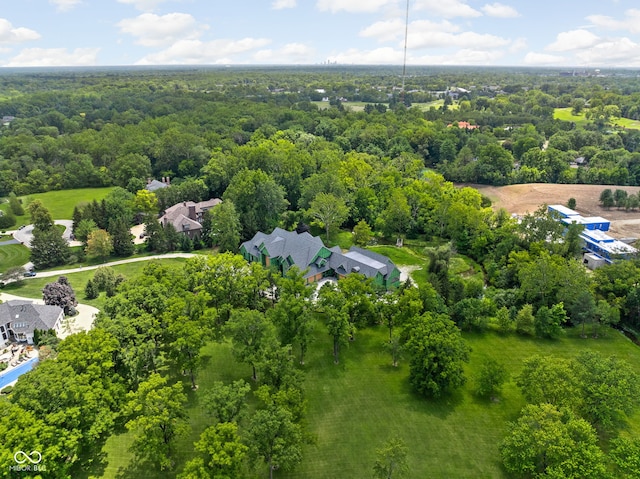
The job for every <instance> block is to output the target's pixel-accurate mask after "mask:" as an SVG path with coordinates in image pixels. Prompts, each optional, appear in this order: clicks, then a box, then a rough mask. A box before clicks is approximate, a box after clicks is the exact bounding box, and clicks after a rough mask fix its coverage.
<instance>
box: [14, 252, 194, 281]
mask: <svg viewBox="0 0 640 479" xmlns="http://www.w3.org/2000/svg"><path fill="white" fill-rule="evenodd" d="M194 256H202V255H197V254H194V253H167V254H156V255H153V256H142V257H140V258H129V259H121V260H119V261H112V262H110V263H102V264H96V265H92V266H80V267H78V268H69V269H58V270H55V271H38V272H37V274H36V276H34V277H35V278H50V277H51V276H60V275H64V274H71V273H79V272H80V271H91V270H93V269H98V268H101V267H103V266H116V265H119V264H126V263H137V262H138V261H150V260H152V259H167V258H193V257H194ZM22 279H25V280H29V279H32V278H22Z"/></svg>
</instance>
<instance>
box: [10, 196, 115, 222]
mask: <svg viewBox="0 0 640 479" xmlns="http://www.w3.org/2000/svg"><path fill="white" fill-rule="evenodd" d="M111 190H113V187H110V188H79V189H75V190H59V191H48V192H46V193H34V194H33V195H27V196H22V197H20V199H21V200H22V204H23V205H24V207H25V209H26V206H27V205H28V204H29V203H30V202H32V201H33V200H35V199H38V200H40V201H42V204H44V206H46V207H47V209H48V210H49V212H50V213H51V217H52V218H53V219H54V220H70V219H71V217H72V216H73V208H74V207H75V206H76V205H77V204H78V203H89V202H91V201H93V200H94V199H95V200H97V201H100V200H102V199H103V198H104V197H106V196H107V195H108V194H109V192H110V191H111ZM8 208H9V203H2V204H0V210H3V211H5V210H7V209H8ZM16 220H17V223H16V225H15V226H14V227H13V228H18V227H20V226H22V225H27V224H29V215H28V214H25V215H24V216H16Z"/></svg>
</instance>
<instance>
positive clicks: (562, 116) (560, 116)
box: [553, 107, 591, 125]
mask: <svg viewBox="0 0 640 479" xmlns="http://www.w3.org/2000/svg"><path fill="white" fill-rule="evenodd" d="M571 110H572V108H571V107H568V108H555V109H554V110H553V119H554V120H562V121H571V122H573V123H575V124H576V125H586V124H587V123H591V122H590V121H589V120H587V118H586V116H585V114H584V113H580V114H579V115H573V114H572V113H571Z"/></svg>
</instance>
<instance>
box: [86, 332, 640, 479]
mask: <svg viewBox="0 0 640 479" xmlns="http://www.w3.org/2000/svg"><path fill="white" fill-rule="evenodd" d="M578 335H579V332H575V331H569V333H568V334H567V335H566V336H565V337H563V338H561V339H559V340H538V339H533V338H522V337H519V336H515V335H504V336H503V335H500V334H496V333H484V334H478V333H474V334H465V335H464V337H465V339H466V340H467V341H468V343H469V345H470V346H471V348H472V352H471V358H470V362H469V364H468V365H467V367H466V373H467V377H468V382H467V384H466V385H465V386H464V387H463V388H461V389H459V390H458V391H456V392H454V393H453V394H451V395H449V396H447V397H444V398H442V399H441V400H429V399H425V398H422V397H420V396H418V395H416V394H414V393H413V392H412V390H411V388H410V385H409V381H408V364H407V362H406V360H404V361H401V363H400V365H399V367H398V368H394V367H392V366H391V361H390V358H389V356H388V354H386V353H383V351H382V344H383V342H384V341H385V339H386V337H387V330H386V328H384V327H376V328H369V329H365V330H362V331H359V332H358V333H357V334H356V340H355V341H354V342H353V343H350V344H349V346H348V347H345V348H344V349H343V351H342V353H341V362H340V364H338V365H335V364H333V357H332V354H331V353H332V343H331V339H330V337H329V335H328V334H327V333H326V329H325V327H324V325H323V324H322V323H321V322H318V323H317V324H316V328H315V333H314V338H315V340H314V342H313V343H312V344H311V345H310V348H309V352H308V356H307V362H306V364H305V366H304V370H305V371H306V381H305V388H306V397H307V400H308V417H307V418H308V424H309V430H310V432H311V433H312V434H313V436H314V437H315V444H311V445H307V446H305V448H304V459H303V462H302V464H301V465H300V466H299V467H298V468H297V469H296V470H295V471H293V472H290V473H285V472H283V471H278V473H277V477H278V478H281V479H294V478H296V479H297V478H300V477H304V478H305V479H321V478H322V479H324V478H326V477H348V478H350V479H365V478H369V477H371V468H372V466H373V463H374V461H375V450H376V448H378V447H380V445H381V444H382V443H383V442H384V441H385V440H387V439H388V438H389V437H391V436H393V435H398V436H400V437H401V438H402V439H404V440H405V442H406V443H407V444H408V445H409V457H408V461H409V466H410V468H411V472H410V477H429V478H431V479H439V478H442V479H445V478H446V479H449V478H463V477H491V478H498V479H501V478H505V479H506V478H507V477H509V476H508V475H507V474H506V473H505V472H504V471H503V469H502V466H501V461H500V456H499V451H498V445H499V444H500V442H501V441H502V439H503V437H504V434H505V433H506V429H507V423H508V421H512V420H514V419H516V417H517V415H518V413H519V411H520V409H521V408H522V406H524V404H525V401H524V399H523V398H522V395H521V393H520V391H519V390H518V388H517V386H516V385H515V382H514V377H515V376H516V375H517V374H518V373H519V371H520V369H521V367H522V362H523V360H524V359H526V358H528V357H530V356H532V355H534V354H542V355H553V356H559V357H572V356H574V355H575V354H577V353H578V352H580V351H583V350H588V349H592V350H595V351H599V352H600V353H601V354H603V355H605V356H609V355H613V354H615V355H616V356H618V357H620V358H623V359H625V360H627V361H629V362H630V363H631V364H632V366H633V367H634V368H635V369H636V370H638V372H640V361H639V359H640V350H639V349H638V347H637V346H635V345H633V344H632V343H631V341H629V340H627V339H626V338H625V337H624V336H622V335H621V334H619V333H618V332H615V331H613V330H611V332H610V333H609V335H608V337H607V338H601V339H597V340H593V339H580V338H579V337H578ZM202 353H203V359H204V367H203V369H202V371H201V372H200V373H199V374H198V379H197V381H198V384H199V389H198V390H197V391H196V392H193V391H191V389H190V387H189V385H188V384H187V383H188V381H185V391H187V394H188V398H189V399H188V414H189V422H190V425H191V432H190V434H189V435H188V436H185V437H183V438H180V439H179V440H178V441H177V443H176V451H177V453H176V458H177V461H178V464H179V466H178V472H179V471H180V469H181V467H182V466H183V465H184V463H185V461H187V460H189V459H190V458H191V457H193V446H192V443H193V441H195V440H197V438H198V436H199V434H200V433H201V432H202V430H204V428H205V427H207V426H208V425H209V424H211V420H210V418H208V417H207V416H206V414H205V413H204V412H203V410H202V408H201V407H200V406H199V398H200V397H201V394H202V393H204V392H205V391H206V390H208V389H209V388H210V387H211V385H212V384H213V382H214V381H216V380H222V381H225V382H230V381H233V380H236V379H239V378H243V379H245V380H247V381H249V376H250V369H249V367H248V366H247V365H244V364H239V363H237V362H236V361H235V360H234V359H233V357H232V355H231V350H230V345H229V344H228V343H221V344H220V343H210V344H208V345H207V346H206V347H205V348H204V349H203V351H202ZM487 358H495V359H496V360H498V361H500V362H501V363H502V364H503V365H504V366H505V367H506V368H507V370H508V372H509V374H510V380H508V382H507V383H506V384H505V386H504V388H503V392H502V394H501V396H500V398H499V400H498V401H491V400H484V399H479V398H477V397H476V396H475V395H474V394H473V381H472V377H473V376H474V374H476V372H477V371H478V370H479V368H480V365H481V364H482V362H483V360H485V359H487ZM632 419H633V420H632V421H631V423H630V425H629V426H630V429H631V432H637V431H638V430H640V427H639V426H640V424H639V419H640V416H638V415H636V416H635V417H634V418H632ZM245 426H246V425H245ZM131 439H132V436H131V435H130V434H128V433H121V434H118V435H114V436H112V437H111V438H110V439H109V440H108V441H107V444H106V445H105V447H104V449H103V452H104V453H105V458H106V459H105V460H106V467H105V468H104V469H103V470H101V471H100V473H99V474H98V475H91V474H89V473H85V474H83V475H80V476H78V477H80V478H83V479H84V478H86V479H88V478H93V477H104V478H116V477H118V478H120V479H128V478H131V479H133V478H138V477H145V478H150V479H155V478H160V477H173V475H172V474H169V475H167V474H166V473H165V475H162V474H160V473H156V472H154V471H153V470H151V469H150V468H147V467H145V466H144V465H142V466H137V467H136V466H134V467H129V462H130V461H131V455H130V453H129V452H128V451H127V448H128V445H129V444H130V442H131ZM266 474H267V472H266V468H265V467H261V468H260V469H259V470H258V471H257V472H256V473H255V474H254V475H250V476H249V477H252V478H254V477H255V478H261V477H266ZM74 477H75V476H74Z"/></svg>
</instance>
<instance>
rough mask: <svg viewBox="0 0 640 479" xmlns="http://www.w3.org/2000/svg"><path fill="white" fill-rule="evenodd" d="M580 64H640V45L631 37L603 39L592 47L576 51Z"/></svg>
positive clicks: (629, 65)
mask: <svg viewBox="0 0 640 479" xmlns="http://www.w3.org/2000/svg"><path fill="white" fill-rule="evenodd" d="M576 57H577V58H578V60H579V62H580V64H584V65H596V66H597V65H610V66H620V67H624V66H627V67H638V66H640V45H639V44H638V43H636V42H634V41H632V40H630V39H629V38H626V37H624V38H616V39H613V40H607V41H602V42H600V43H599V44H598V45H595V46H594V47H592V48H589V49H586V50H582V51H580V52H577V53H576Z"/></svg>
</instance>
